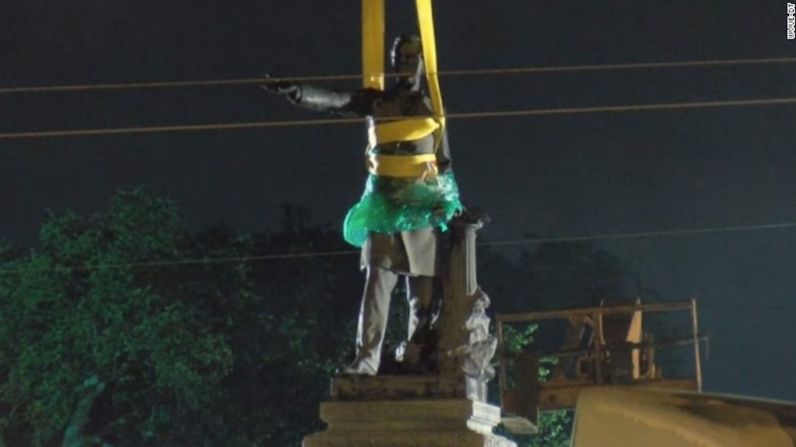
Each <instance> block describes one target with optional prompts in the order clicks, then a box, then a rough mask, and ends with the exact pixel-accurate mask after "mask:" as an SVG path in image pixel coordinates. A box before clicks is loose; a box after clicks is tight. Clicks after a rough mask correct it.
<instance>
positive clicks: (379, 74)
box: [362, 0, 385, 90]
mask: <svg viewBox="0 0 796 447" xmlns="http://www.w3.org/2000/svg"><path fill="white" fill-rule="evenodd" d="M384 15H385V14H384V0H362V86H363V87H365V88H374V89H377V90H384Z"/></svg>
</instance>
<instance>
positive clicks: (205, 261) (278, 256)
mask: <svg viewBox="0 0 796 447" xmlns="http://www.w3.org/2000/svg"><path fill="white" fill-rule="evenodd" d="M788 228H796V222H784V223H774V224H761V225H742V226H731V227H706V228H690V229H683V230H661V231H644V232H635V233H609V234H598V235H593V236H567V237H542V238H525V239H513V240H505V241H493V242H481V243H478V246H493V247H501V246H503V247H505V246H512V245H538V244H544V243H566V242H583V241H601V240H611V239H638V238H652V237H666V236H686V235H697V234H710V233H728V232H739V231H762V230H776V229H788ZM359 253H360V251H359V250H333V251H317V252H303V253H275V254H265V255H253V256H231V257H216V258H209V257H204V258H192V259H182V260H179V261H150V262H131V263H119V264H105V265H103V266H102V267H103V268H122V267H130V268H144V267H167V266H179V265H210V264H228V263H233V262H256V261H271V260H287V259H306V258H319V257H331V256H348V255H357V254H359ZM67 268H68V269H71V270H93V269H95V268H98V266H94V265H77V266H73V267H67ZM29 270H31V269H24V268H23V269H3V270H0V274H10V273H20V272H24V271H29Z"/></svg>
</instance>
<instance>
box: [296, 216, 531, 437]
mask: <svg viewBox="0 0 796 447" xmlns="http://www.w3.org/2000/svg"><path fill="white" fill-rule="evenodd" d="M481 226H482V220H481V219H480V218H478V217H476V216H472V215H463V216H460V217H457V218H456V219H454V220H453V221H452V222H451V224H450V246H449V255H448V256H447V262H446V266H445V269H444V272H443V273H442V275H443V278H442V279H443V281H442V282H443V289H444V291H443V294H442V312H441V317H440V320H439V322H438V324H437V328H436V331H437V335H438V339H437V343H436V346H435V347H434V350H435V354H434V359H435V362H434V363H435V364H436V371H433V372H432V373H430V374H427V375H404V376H390V375H379V376H373V377H368V376H342V377H337V378H335V379H334V380H333V381H332V389H331V393H330V396H331V399H332V400H331V401H328V402H324V403H322V404H321V420H323V421H324V422H326V424H327V425H328V428H327V429H326V431H323V432H319V433H315V434H313V435H310V436H308V437H306V438H304V444H303V446H304V447H365V446H372V447H376V446H378V447H516V444H515V443H514V442H512V441H510V440H508V439H506V438H503V437H501V436H497V435H495V434H493V433H492V430H493V429H494V428H495V426H497V425H498V424H499V423H500V421H501V420H500V416H501V414H500V408H499V407H496V406H493V405H490V404H488V403H486V402H485V401H486V383H487V382H488V381H489V380H490V379H491V378H492V377H493V376H494V370H493V368H492V367H491V366H490V362H491V359H492V357H493V356H494V354H495V349H496V346H497V339H496V338H495V337H494V336H493V335H491V334H490V333H489V317H488V316H487V315H486V309H487V308H488V307H489V297H487V296H486V294H485V293H483V291H481V289H480V288H479V287H478V282H477V280H476V268H475V267H476V263H475V259H476V253H475V248H476V247H475V239H476V232H477V231H478V229H479V228H481Z"/></svg>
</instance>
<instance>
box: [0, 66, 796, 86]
mask: <svg viewBox="0 0 796 447" xmlns="http://www.w3.org/2000/svg"><path fill="white" fill-rule="evenodd" d="M794 62H796V57H774V58H756V59H712V60H711V59H708V60H696V61H679V62H677V61H673V62H637V63H623V64H592V65H553V66H543V67H514V68H485V69H463V70H445V71H440V72H439V73H438V75H439V76H441V77H442V76H480V75H512V74H533V73H556V72H579V71H606V70H634V69H644V68H678V67H709V66H731V65H757V64H787V63H794ZM384 76H385V77H399V76H405V75H404V74H400V73H385V74H384ZM360 79H362V75H361V74H350V75H346V74H343V75H317V76H289V77H281V78H274V77H265V76H262V77H253V78H240V79H206V80H195V81H154V82H126V83H111V84H75V85H51V86H22V87H2V88H0V95H3V94H14V93H47V92H81V91H91V90H129V89H146V88H180V87H211V86H229V85H249V84H267V83H271V82H313V81H345V80H360Z"/></svg>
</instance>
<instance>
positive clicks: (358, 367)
mask: <svg viewBox="0 0 796 447" xmlns="http://www.w3.org/2000/svg"><path fill="white" fill-rule="evenodd" d="M339 373H340V374H342V375H346V376H375V375H376V373H377V371H376V369H375V368H373V367H372V366H370V365H368V364H367V363H366V362H363V361H359V360H354V361H353V362H351V363H350V364H349V365H348V366H345V367H343V368H342V369H340V370H339Z"/></svg>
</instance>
